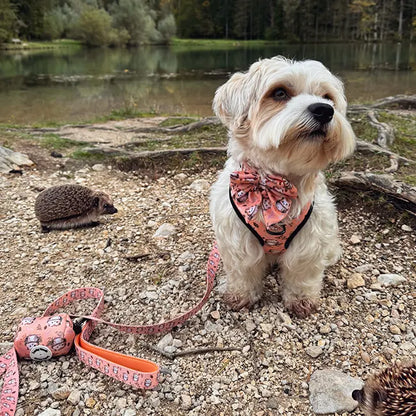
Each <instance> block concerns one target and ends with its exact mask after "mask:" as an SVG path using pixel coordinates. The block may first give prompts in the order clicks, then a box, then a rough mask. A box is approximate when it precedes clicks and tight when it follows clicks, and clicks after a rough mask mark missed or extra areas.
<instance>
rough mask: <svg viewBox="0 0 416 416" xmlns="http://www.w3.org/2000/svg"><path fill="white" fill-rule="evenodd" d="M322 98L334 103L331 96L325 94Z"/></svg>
mask: <svg viewBox="0 0 416 416" xmlns="http://www.w3.org/2000/svg"><path fill="white" fill-rule="evenodd" d="M322 98H325V100H330V101H334V100H333V99H332V97H331V96H330V95H329V94H325V95H324V96H323V97H322Z"/></svg>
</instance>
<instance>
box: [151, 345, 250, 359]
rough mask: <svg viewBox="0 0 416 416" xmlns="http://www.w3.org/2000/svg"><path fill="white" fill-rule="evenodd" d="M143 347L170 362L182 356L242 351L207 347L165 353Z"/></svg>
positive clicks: (152, 346) (153, 347) (158, 349)
mask: <svg viewBox="0 0 416 416" xmlns="http://www.w3.org/2000/svg"><path fill="white" fill-rule="evenodd" d="M144 347H146V348H148V349H150V350H152V351H155V352H157V353H158V354H160V355H163V356H164V357H166V358H169V359H170V360H174V359H175V358H177V357H183V356H184V355H192V354H205V353H208V352H221V351H240V352H241V351H242V349H241V348H237V347H222V348H221V347H207V348H195V349H191V350H185V351H178V352H172V353H170V352H166V351H164V350H162V349H161V348H159V347H155V346H154V345H144Z"/></svg>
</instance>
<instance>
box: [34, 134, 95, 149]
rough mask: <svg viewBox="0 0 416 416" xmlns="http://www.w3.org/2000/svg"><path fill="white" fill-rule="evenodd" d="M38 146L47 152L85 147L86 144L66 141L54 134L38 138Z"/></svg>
mask: <svg viewBox="0 0 416 416" xmlns="http://www.w3.org/2000/svg"><path fill="white" fill-rule="evenodd" d="M40 145H41V146H42V147H44V148H45V149H48V150H64V149H71V148H73V147H83V146H87V145H88V143H86V142H80V141H77V140H71V139H66V138H64V137H61V136H59V135H58V134H54V133H47V134H44V135H43V136H42V137H41V138H40Z"/></svg>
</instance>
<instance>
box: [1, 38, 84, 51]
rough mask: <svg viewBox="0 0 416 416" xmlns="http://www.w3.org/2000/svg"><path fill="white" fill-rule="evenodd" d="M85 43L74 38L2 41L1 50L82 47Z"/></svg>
mask: <svg viewBox="0 0 416 416" xmlns="http://www.w3.org/2000/svg"><path fill="white" fill-rule="evenodd" d="M82 46H83V44H82V43H81V42H80V41H78V40H73V39H58V40H52V41H37V42H24V41H22V43H2V44H0V50H32V49H55V48H81V47H82Z"/></svg>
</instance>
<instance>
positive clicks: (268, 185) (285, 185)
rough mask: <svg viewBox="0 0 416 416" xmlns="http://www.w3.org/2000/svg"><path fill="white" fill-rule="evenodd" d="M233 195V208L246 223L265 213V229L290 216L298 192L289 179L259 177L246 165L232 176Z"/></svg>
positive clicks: (270, 176) (275, 176) (271, 229)
mask: <svg viewBox="0 0 416 416" xmlns="http://www.w3.org/2000/svg"><path fill="white" fill-rule="evenodd" d="M230 192H231V198H232V200H233V203H234V205H235V206H236V207H237V209H238V211H239V212H240V214H241V215H242V216H243V217H244V219H245V221H246V222H247V223H250V222H251V221H253V219H254V218H255V216H256V214H257V213H258V212H259V210H261V211H262V212H263V218H264V223H265V226H266V229H267V230H269V231H272V232H273V226H274V225H275V224H277V223H279V222H281V221H282V220H284V218H285V217H286V216H287V213H288V212H289V209H290V207H291V205H292V201H293V200H294V199H295V198H296V197H297V194H298V191H297V189H296V187H295V186H294V185H292V184H291V183H290V182H289V181H288V180H287V179H286V178H284V177H283V176H278V175H266V176H260V175H259V174H258V172H257V171H256V170H255V169H253V168H252V167H251V166H249V165H247V164H243V165H242V168H241V170H239V171H236V172H233V173H232V174H231V175H230Z"/></svg>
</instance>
